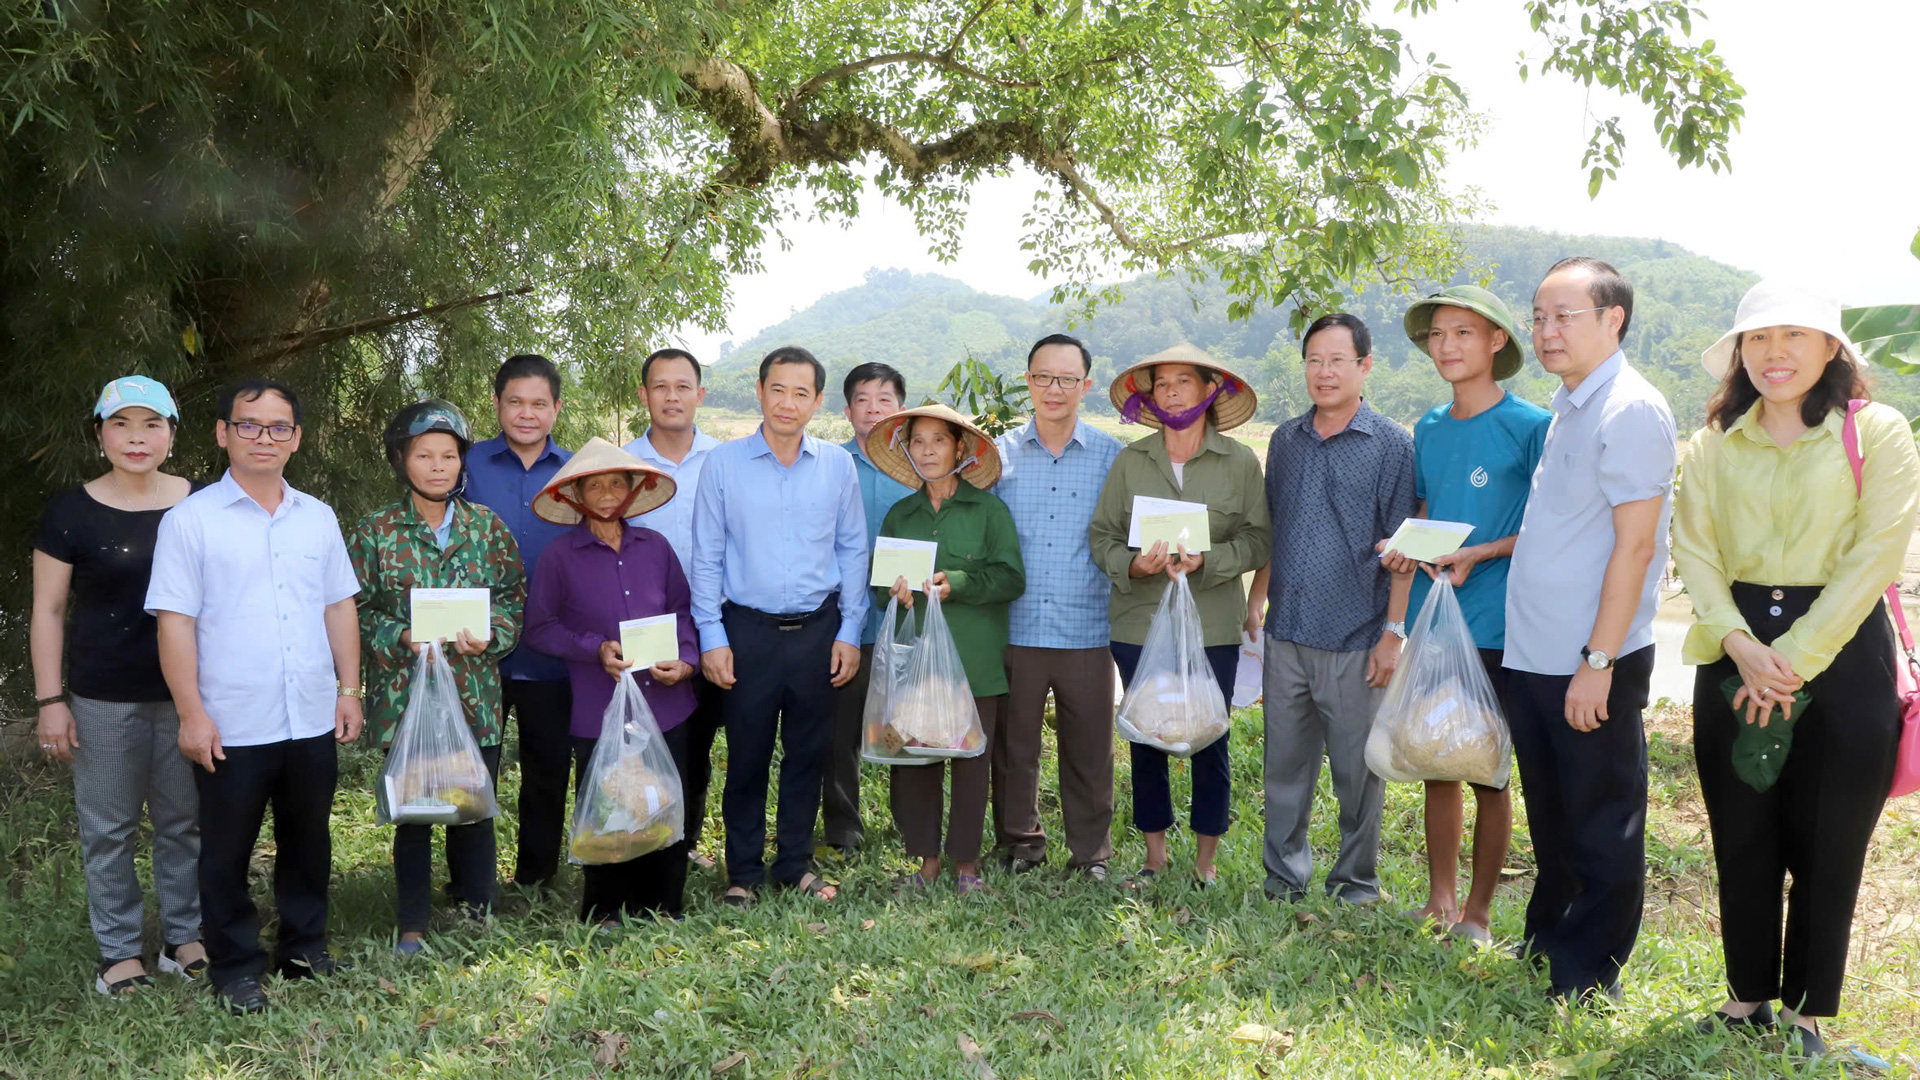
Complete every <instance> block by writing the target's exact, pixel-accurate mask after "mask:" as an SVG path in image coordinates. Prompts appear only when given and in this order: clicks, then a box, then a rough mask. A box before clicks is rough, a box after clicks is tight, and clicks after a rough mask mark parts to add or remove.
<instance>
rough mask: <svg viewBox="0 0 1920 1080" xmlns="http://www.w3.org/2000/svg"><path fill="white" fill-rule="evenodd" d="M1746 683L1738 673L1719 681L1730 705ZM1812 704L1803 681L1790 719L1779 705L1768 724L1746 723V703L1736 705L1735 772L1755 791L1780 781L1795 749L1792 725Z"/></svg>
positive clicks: (1795, 697) (1796, 695)
mask: <svg viewBox="0 0 1920 1080" xmlns="http://www.w3.org/2000/svg"><path fill="white" fill-rule="evenodd" d="M1745 685H1746V684H1745V683H1743V682H1741V681H1740V676H1738V675H1734V676H1731V677H1729V678H1728V679H1726V681H1724V682H1722V683H1721V684H1720V692H1721V693H1722V694H1724V695H1726V699H1727V705H1728V706H1729V707H1731V706H1732V705H1733V696H1734V695H1735V694H1737V693H1739V692H1740V688H1741V687H1742V686H1745ZM1811 704H1813V695H1812V694H1809V693H1807V689H1806V687H1805V686H1804V685H1803V686H1801V688H1800V689H1798V690H1795V691H1794V692H1793V718H1792V719H1791V720H1790V719H1787V717H1786V716H1784V715H1783V714H1782V713H1781V712H1780V711H1779V706H1777V705H1776V706H1775V707H1774V711H1773V713H1772V714H1771V715H1769V716H1768V718H1767V726H1766V727H1761V726H1760V725H1759V724H1749V723H1747V720H1746V714H1747V711H1746V709H1745V708H1744V707H1742V708H1738V709H1734V710H1733V715H1734V718H1735V723H1737V724H1739V725H1740V733H1739V734H1738V735H1735V736H1734V738H1733V775H1735V776H1738V777H1739V778H1740V779H1742V780H1744V781H1746V784H1747V786H1748V787H1750V788H1752V789H1753V790H1755V791H1768V790H1771V789H1772V787H1773V785H1775V784H1777V783H1779V782H1780V770H1781V769H1784V768H1786V765H1787V754H1788V753H1789V752H1790V751H1792V749H1793V725H1794V724H1795V723H1796V722H1797V721H1798V720H1799V719H1800V718H1801V717H1802V716H1805V715H1806V714H1807V706H1809V705H1811Z"/></svg>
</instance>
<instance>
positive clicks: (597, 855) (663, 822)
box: [567, 671, 686, 864]
mask: <svg viewBox="0 0 1920 1080" xmlns="http://www.w3.org/2000/svg"><path fill="white" fill-rule="evenodd" d="M685 829H686V807H685V804H684V802H683V800H682V798H681V789H680V770H679V768H678V767H676V766H675V765H674V763H673V754H672V752H671V751H669V750H668V749H667V740H666V739H665V737H663V736H662V735H661V734H660V728H659V725H657V724H655V723H654V720H653V710H651V709H649V708H647V699H646V698H645V697H644V696H642V695H641V693H640V683H639V682H638V681H637V680H636V679H635V678H634V675H633V672H632V671H628V672H627V673H626V674H624V675H622V676H621V678H620V683H619V686H618V687H617V688H616V689H615V690H614V692H613V700H612V701H610V702H608V703H607V711H606V712H605V713H604V714H602V715H601V719H600V739H599V741H598V742H597V743H595V744H594V747H593V756H592V757H590V758H588V759H587V775H586V780H585V782H583V783H582V784H581V785H580V790H579V792H578V793H577V801H576V802H575V804H574V811H573V829H572V831H571V833H570V838H569V841H568V845H567V855H568V859H569V861H571V862H574V863H601V864H604V863H620V862H626V861H627V860H629V859H637V858H639V857H640V856H642V855H646V854H649V853H651V852H655V851H659V850H660V849H661V848H664V847H668V846H670V845H673V844H677V843H679V842H680V838H681V837H683V836H685V835H686V831H685Z"/></svg>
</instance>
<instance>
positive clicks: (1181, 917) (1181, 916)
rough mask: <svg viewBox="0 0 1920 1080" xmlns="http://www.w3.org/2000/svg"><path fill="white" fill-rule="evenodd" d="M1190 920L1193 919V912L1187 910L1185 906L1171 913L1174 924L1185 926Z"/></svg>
mask: <svg viewBox="0 0 1920 1080" xmlns="http://www.w3.org/2000/svg"><path fill="white" fill-rule="evenodd" d="M1192 921H1193V912H1192V911H1189V910H1188V909H1186V908H1181V909H1180V910H1178V911H1176V912H1174V913H1173V924H1174V925H1175V926H1185V925H1187V924H1188V923H1190V922H1192Z"/></svg>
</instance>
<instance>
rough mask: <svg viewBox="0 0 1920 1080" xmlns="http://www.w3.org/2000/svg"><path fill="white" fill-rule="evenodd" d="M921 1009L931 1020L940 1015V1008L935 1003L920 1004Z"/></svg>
mask: <svg viewBox="0 0 1920 1080" xmlns="http://www.w3.org/2000/svg"><path fill="white" fill-rule="evenodd" d="M920 1011H921V1012H923V1013H925V1014H926V1016H927V1019H929V1020H931V1019H933V1018H934V1017H936V1016H939V1015H940V1009H939V1008H938V1007H937V1006H934V1005H922V1006H920Z"/></svg>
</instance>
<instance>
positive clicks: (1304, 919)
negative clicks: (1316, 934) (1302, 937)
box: [1293, 911, 1320, 926]
mask: <svg viewBox="0 0 1920 1080" xmlns="http://www.w3.org/2000/svg"><path fill="white" fill-rule="evenodd" d="M1293 921H1294V922H1297V923H1299V924H1300V925H1301V926H1311V925H1312V924H1314V923H1317V922H1319V921H1320V916H1318V915H1315V914H1314V913H1313V912H1311V911H1296V912H1294V913H1293Z"/></svg>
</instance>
